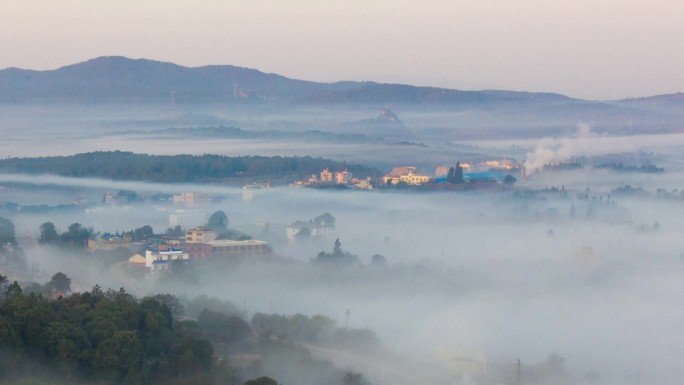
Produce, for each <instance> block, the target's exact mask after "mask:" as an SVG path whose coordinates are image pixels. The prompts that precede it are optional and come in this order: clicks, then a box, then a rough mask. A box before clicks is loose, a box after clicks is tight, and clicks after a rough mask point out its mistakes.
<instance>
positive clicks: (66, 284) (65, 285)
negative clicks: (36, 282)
mask: <svg viewBox="0 0 684 385" xmlns="http://www.w3.org/2000/svg"><path fill="white" fill-rule="evenodd" d="M48 285H49V286H50V287H51V288H53V289H55V290H57V291H61V292H62V293H68V292H70V291H71V278H69V277H67V276H66V274H64V273H62V272H59V273H57V274H55V275H53V276H52V279H50V282H48Z"/></svg>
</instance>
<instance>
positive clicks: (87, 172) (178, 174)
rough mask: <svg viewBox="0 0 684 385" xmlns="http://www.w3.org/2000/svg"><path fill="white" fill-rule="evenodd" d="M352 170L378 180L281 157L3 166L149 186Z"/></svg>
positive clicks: (338, 165)
mask: <svg viewBox="0 0 684 385" xmlns="http://www.w3.org/2000/svg"><path fill="white" fill-rule="evenodd" d="M324 168H328V169H330V170H343V169H348V170H349V171H351V172H352V173H354V174H355V175H358V176H360V177H365V176H371V175H379V174H380V171H378V170H377V169H374V168H371V167H366V166H362V165H357V164H346V163H344V162H336V161H333V160H330V159H323V158H313V157H310V156H304V157H298V156H296V157H281V156H273V157H266V156H237V157H230V156H224V155H210V154H204V155H147V154H135V153H132V152H122V151H111V152H102V151H98V152H90V153H84V154H77V155H70V156H55V157H38V158H8V159H2V160H0V171H1V172H6V173H28V174H54V175H60V176H67V177H91V178H106V179H114V180H134V181H149V182H201V181H221V180H229V179H232V178H240V179H256V178H259V179H270V180H287V179H294V178H303V177H308V176H311V175H312V174H317V173H319V172H320V171H321V170H322V169H324Z"/></svg>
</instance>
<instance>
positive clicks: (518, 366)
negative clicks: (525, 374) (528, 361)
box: [516, 359, 522, 385]
mask: <svg viewBox="0 0 684 385" xmlns="http://www.w3.org/2000/svg"><path fill="white" fill-rule="evenodd" d="M521 365H522V364H521V363H520V359H518V360H517V363H516V367H517V372H518V385H522V382H521V378H520V367H521Z"/></svg>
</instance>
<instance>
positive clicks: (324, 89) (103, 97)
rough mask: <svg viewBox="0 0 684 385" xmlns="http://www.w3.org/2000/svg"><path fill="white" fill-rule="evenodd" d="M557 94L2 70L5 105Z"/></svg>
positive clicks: (106, 64)
mask: <svg viewBox="0 0 684 385" xmlns="http://www.w3.org/2000/svg"><path fill="white" fill-rule="evenodd" d="M572 100H574V99H571V98H569V97H567V96H563V95H560V94H553V93H535V92H514V91H460V90H453V89H445V88H436V87H418V86H410V85H403V84H382V83H375V82H352V81H343V82H336V83H319V82H312V81H306V80H297V79H290V78H287V77H284V76H281V75H277V74H269V73H264V72H261V71H258V70H255V69H249V68H243V67H236V66H231V65H210V66H203V67H184V66H180V65H177V64H173V63H168V62H160V61H153V60H147V59H129V58H125V57H121V56H104V57H99V58H95V59H91V60H88V61H85V62H82V63H77V64H72V65H67V66H64V67H61V68H58V69H55V70H47V71H34V70H23V69H18V68H7V69H4V70H0V103H60V102H64V103H217V102H223V103H232V102H236V103H237V102H252V103H286V104H293V103H294V104H362V103H363V104H382V103H397V104H460V103H465V104H471V103H502V102H504V103H505V102H526V103H527V102H533V103H544V102H559V101H560V102H568V101H572Z"/></svg>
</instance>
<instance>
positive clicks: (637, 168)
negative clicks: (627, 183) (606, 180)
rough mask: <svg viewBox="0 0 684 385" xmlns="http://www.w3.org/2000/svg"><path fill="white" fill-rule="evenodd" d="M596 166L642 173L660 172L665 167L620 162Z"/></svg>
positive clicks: (663, 170)
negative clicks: (631, 164)
mask: <svg viewBox="0 0 684 385" xmlns="http://www.w3.org/2000/svg"><path fill="white" fill-rule="evenodd" d="M596 168H602V169H609V170H614V171H619V172H638V173H644V174H661V173H663V172H665V169H664V168H662V167H658V166H656V165H653V164H642V165H641V166H630V165H625V164H622V163H604V164H600V165H598V166H596Z"/></svg>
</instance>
